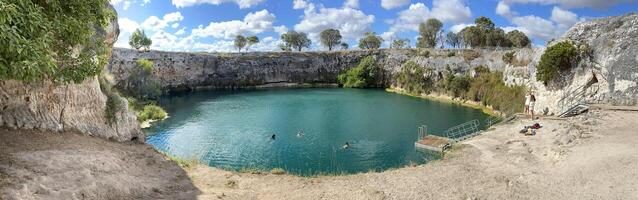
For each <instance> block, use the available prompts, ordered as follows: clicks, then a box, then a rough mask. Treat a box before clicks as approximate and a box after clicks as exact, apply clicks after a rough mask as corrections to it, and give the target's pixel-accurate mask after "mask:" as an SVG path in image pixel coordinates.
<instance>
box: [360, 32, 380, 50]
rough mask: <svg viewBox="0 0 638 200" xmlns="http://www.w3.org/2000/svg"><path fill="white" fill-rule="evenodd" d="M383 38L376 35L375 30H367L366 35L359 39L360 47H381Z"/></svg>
mask: <svg viewBox="0 0 638 200" xmlns="http://www.w3.org/2000/svg"><path fill="white" fill-rule="evenodd" d="M382 42H383V38H381V37H379V36H377V35H376V33H374V32H367V33H366V35H365V37H363V38H361V39H360V40H359V48H360V49H378V48H379V47H381V43H382Z"/></svg>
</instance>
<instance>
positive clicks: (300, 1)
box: [292, 0, 310, 9]
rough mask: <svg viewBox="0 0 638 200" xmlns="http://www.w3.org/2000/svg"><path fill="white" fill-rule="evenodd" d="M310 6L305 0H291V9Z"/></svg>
mask: <svg viewBox="0 0 638 200" xmlns="http://www.w3.org/2000/svg"><path fill="white" fill-rule="evenodd" d="M309 6H310V3H308V2H307V1H305V0H294V1H293V2H292V9H306V8H308V7H309Z"/></svg>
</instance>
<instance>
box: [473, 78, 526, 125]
mask: <svg viewBox="0 0 638 200" xmlns="http://www.w3.org/2000/svg"><path fill="white" fill-rule="evenodd" d="M475 71H476V72H477V73H478V76H477V77H476V78H474V79H472V81H471V84H470V87H469V90H468V91H467V94H466V98H467V99H468V100H472V101H480V102H481V103H482V104H483V105H490V106H492V108H494V109H496V110H499V111H501V112H504V113H507V114H512V113H515V112H520V111H522V109H523V103H524V96H525V87H523V86H513V87H510V86H506V85H505V83H504V82H503V74H502V73H501V72H490V71H489V70H488V69H487V68H484V67H482V68H481V69H480V70H479V68H477V69H475Z"/></svg>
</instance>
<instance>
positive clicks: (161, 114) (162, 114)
mask: <svg viewBox="0 0 638 200" xmlns="http://www.w3.org/2000/svg"><path fill="white" fill-rule="evenodd" d="M166 115H167V114H166V111H164V109H162V107H159V106H156V105H146V106H144V109H143V110H142V111H141V112H139V113H138V114H137V120H138V121H140V122H144V121H148V120H162V119H164V118H166Z"/></svg>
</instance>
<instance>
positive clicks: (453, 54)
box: [447, 51, 456, 57]
mask: <svg viewBox="0 0 638 200" xmlns="http://www.w3.org/2000/svg"><path fill="white" fill-rule="evenodd" d="M454 56H456V52H454V51H451V52H448V53H447V57H454Z"/></svg>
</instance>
